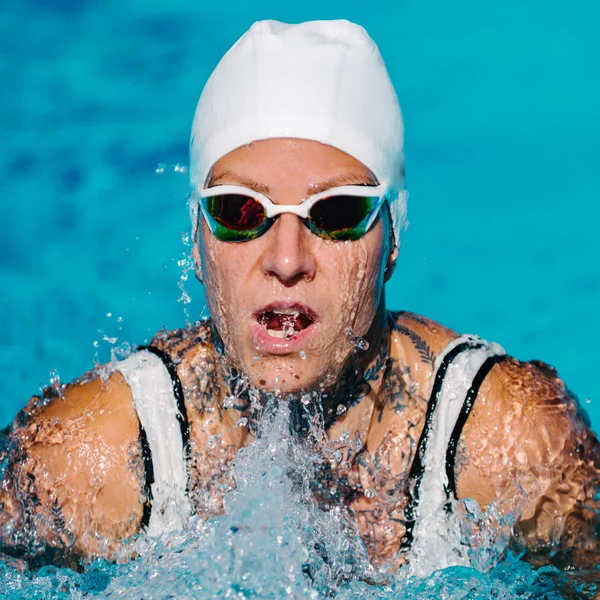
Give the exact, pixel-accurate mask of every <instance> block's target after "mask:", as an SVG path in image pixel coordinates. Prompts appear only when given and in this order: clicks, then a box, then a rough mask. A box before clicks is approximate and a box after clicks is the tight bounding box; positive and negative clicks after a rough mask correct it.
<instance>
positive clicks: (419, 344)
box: [394, 323, 435, 365]
mask: <svg viewBox="0 0 600 600" xmlns="http://www.w3.org/2000/svg"><path fill="white" fill-rule="evenodd" d="M394 331H397V332H398V333H400V334H402V335H405V336H406V337H408V338H409V339H410V341H411V342H412V343H413V346H414V347H415V349H416V350H417V352H418V353H419V357H420V358H421V360H422V361H423V362H424V363H425V364H428V365H433V359H434V358H435V357H434V355H433V352H432V351H431V348H430V347H429V344H428V343H427V342H426V341H425V340H424V339H423V338H422V337H421V336H420V335H419V334H418V333H415V332H414V331H413V330H412V329H409V328H408V327H406V326H405V325H400V324H399V323H395V324H394Z"/></svg>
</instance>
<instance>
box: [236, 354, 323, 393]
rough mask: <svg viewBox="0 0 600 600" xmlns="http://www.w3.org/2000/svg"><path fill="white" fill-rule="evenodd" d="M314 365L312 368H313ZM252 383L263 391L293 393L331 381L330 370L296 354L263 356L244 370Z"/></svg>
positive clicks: (305, 390) (318, 386)
mask: <svg viewBox="0 0 600 600" xmlns="http://www.w3.org/2000/svg"><path fill="white" fill-rule="evenodd" d="M313 367H314V368H313ZM246 373H247V374H248V376H249V378H250V380H251V382H252V384H253V385H254V386H255V387H256V388H258V389H260V390H263V391H265V392H274V393H278V392H279V393H282V394H295V393H300V392H307V391H311V390H314V389H319V388H321V387H322V386H324V385H327V384H329V383H330V382H331V381H332V379H333V378H332V375H331V372H330V371H329V370H328V371H326V372H324V371H323V369H322V368H321V367H320V365H316V364H315V365H311V364H310V361H309V360H302V359H300V358H299V357H298V356H297V355H296V356H293V357H292V356H290V357H283V356H264V357H261V358H260V360H258V361H255V362H254V363H252V364H251V365H250V366H249V368H248V369H247V370H246Z"/></svg>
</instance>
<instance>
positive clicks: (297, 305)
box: [254, 301, 318, 321]
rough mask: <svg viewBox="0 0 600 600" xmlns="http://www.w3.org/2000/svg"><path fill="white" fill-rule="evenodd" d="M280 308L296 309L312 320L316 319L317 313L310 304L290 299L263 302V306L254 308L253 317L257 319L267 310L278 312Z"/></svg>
mask: <svg viewBox="0 0 600 600" xmlns="http://www.w3.org/2000/svg"><path fill="white" fill-rule="evenodd" d="M281 310H297V311H298V312H300V313H303V314H305V315H306V316H307V317H309V318H310V319H311V320H312V321H317V320H318V316H317V313H316V312H315V311H314V310H313V309H312V308H311V307H310V306H307V305H306V304H303V303H302V302H292V301H287V302H271V303H270V304H265V305H264V306H262V307H261V308H259V309H258V310H256V311H255V312H254V318H255V319H258V318H259V317H260V316H261V315H264V314H265V313H266V312H269V311H271V312H278V311H281Z"/></svg>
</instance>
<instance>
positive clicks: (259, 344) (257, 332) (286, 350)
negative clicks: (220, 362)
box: [252, 322, 317, 355]
mask: <svg viewBox="0 0 600 600" xmlns="http://www.w3.org/2000/svg"><path fill="white" fill-rule="evenodd" d="M316 328H317V327H316V323H311V324H310V325H309V326H308V327H306V328H305V329H302V330H301V331H296V332H295V333H294V335H293V336H292V337H291V338H290V339H289V340H286V339H285V338H276V337H272V336H270V335H269V334H268V333H267V329H266V327H265V326H264V325H261V324H260V323H257V322H254V324H253V325H252V341H253V342H254V347H255V348H256V349H257V350H258V351H259V352H264V353H265V354H280V355H281V354H291V353H292V352H298V351H299V350H301V349H302V347H303V346H304V345H305V344H306V341H307V339H308V338H309V337H310V336H311V335H312V334H313V333H314V332H315V330H316Z"/></svg>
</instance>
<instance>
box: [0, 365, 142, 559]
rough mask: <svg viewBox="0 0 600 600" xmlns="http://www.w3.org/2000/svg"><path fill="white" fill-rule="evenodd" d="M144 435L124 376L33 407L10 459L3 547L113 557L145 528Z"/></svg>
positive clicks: (17, 431) (19, 427)
mask: <svg viewBox="0 0 600 600" xmlns="http://www.w3.org/2000/svg"><path fill="white" fill-rule="evenodd" d="M138 435H139V424H138V421H137V415H136V413H135V410H134V408H133V404H132V399H131V393H130V391H129V387H128V386H127V385H126V383H125V382H124V380H123V378H122V376H121V374H120V373H113V374H111V375H110V377H108V378H107V379H101V378H96V379H93V380H91V381H87V382H85V383H81V384H72V385H69V386H67V387H66V389H65V390H64V393H61V394H60V395H56V396H55V397H53V398H52V399H50V400H49V401H48V402H47V403H46V402H44V401H42V402H40V400H39V399H34V400H32V403H30V406H29V407H28V409H27V410H26V411H24V413H23V415H21V417H20V418H17V419H16V420H15V423H14V424H13V426H12V429H11V431H10V433H9V434H8V439H7V441H6V444H5V445H6V448H5V449H4V451H3V454H4V456H3V458H4V459H5V461H6V465H5V468H4V473H3V477H2V488H1V489H0V498H1V500H2V507H1V510H0V527H1V528H0V534H1V539H2V543H3V545H4V546H5V547H9V548H10V547H12V548H18V549H20V553H21V554H24V555H36V554H40V553H46V552H48V549H49V548H50V549H51V550H52V552H58V553H61V554H69V553H73V554H78V555H83V556H85V557H91V556H98V555H100V556H110V555H112V553H113V552H114V550H116V548H117V546H118V544H116V542H117V541H118V540H120V539H124V538H127V537H129V536H131V535H132V534H133V533H135V532H136V531H137V530H138V528H139V524H140V521H141V515H142V504H141V502H140V492H141V486H140V476H139V473H136V466H137V465H139V464H140V460H139V455H140V451H139V448H138V443H137V440H138Z"/></svg>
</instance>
